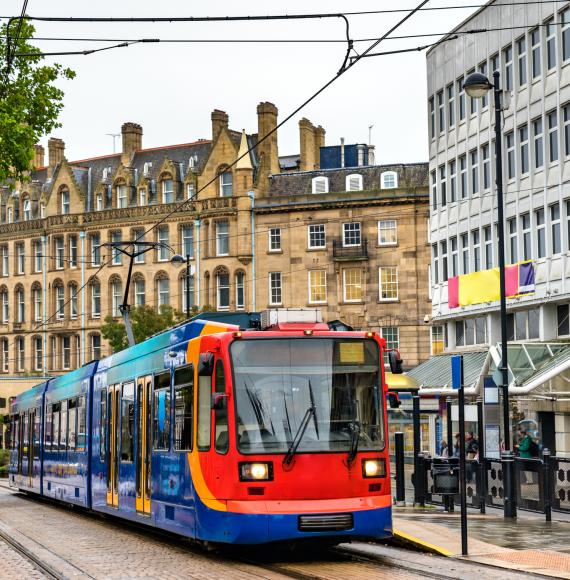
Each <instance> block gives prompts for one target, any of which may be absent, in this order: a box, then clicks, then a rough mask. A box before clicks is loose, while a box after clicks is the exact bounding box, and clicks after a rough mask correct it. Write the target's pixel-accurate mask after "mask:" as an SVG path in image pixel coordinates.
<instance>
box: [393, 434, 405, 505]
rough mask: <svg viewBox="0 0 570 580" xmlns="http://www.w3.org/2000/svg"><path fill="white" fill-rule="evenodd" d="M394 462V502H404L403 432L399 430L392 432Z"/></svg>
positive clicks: (400, 503)
mask: <svg viewBox="0 0 570 580" xmlns="http://www.w3.org/2000/svg"><path fill="white" fill-rule="evenodd" d="M394 447H395V453H396V455H395V463H396V504H398V505H403V504H404V503H405V502H406V481H405V469H404V467H405V466H404V458H405V456H404V434H403V433H402V432H401V431H397V432H396V433H394Z"/></svg>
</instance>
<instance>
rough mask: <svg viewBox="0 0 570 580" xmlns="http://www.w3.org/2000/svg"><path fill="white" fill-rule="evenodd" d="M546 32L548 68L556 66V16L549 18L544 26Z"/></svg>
mask: <svg viewBox="0 0 570 580" xmlns="http://www.w3.org/2000/svg"><path fill="white" fill-rule="evenodd" d="M544 30H545V33H546V66H547V68H548V70H552V69H553V68H555V67H556V26H555V25H554V18H549V19H548V20H547V21H546V24H545V27H544Z"/></svg>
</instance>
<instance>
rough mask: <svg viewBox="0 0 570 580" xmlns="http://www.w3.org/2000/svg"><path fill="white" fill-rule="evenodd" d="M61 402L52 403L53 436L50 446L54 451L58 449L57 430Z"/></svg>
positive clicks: (58, 428)
mask: <svg viewBox="0 0 570 580" xmlns="http://www.w3.org/2000/svg"><path fill="white" fill-rule="evenodd" d="M60 410H61V403H54V405H53V438H52V440H51V448H52V449H53V450H54V451H57V450H58V449H59V431H60V425H61V416H60V415H61V413H60Z"/></svg>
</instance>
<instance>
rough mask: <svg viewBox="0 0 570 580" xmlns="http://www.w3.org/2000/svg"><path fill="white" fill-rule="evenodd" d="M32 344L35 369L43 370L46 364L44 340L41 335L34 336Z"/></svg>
mask: <svg viewBox="0 0 570 580" xmlns="http://www.w3.org/2000/svg"><path fill="white" fill-rule="evenodd" d="M32 346H33V347H34V370H35V371H41V370H42V369H43V366H44V341H43V338H42V337H41V336H39V335H36V336H34V337H33V338H32Z"/></svg>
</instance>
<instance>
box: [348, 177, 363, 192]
mask: <svg viewBox="0 0 570 580" xmlns="http://www.w3.org/2000/svg"><path fill="white" fill-rule="evenodd" d="M346 191H362V175H359V174H358V173H353V174H352V175H347V176H346Z"/></svg>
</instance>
